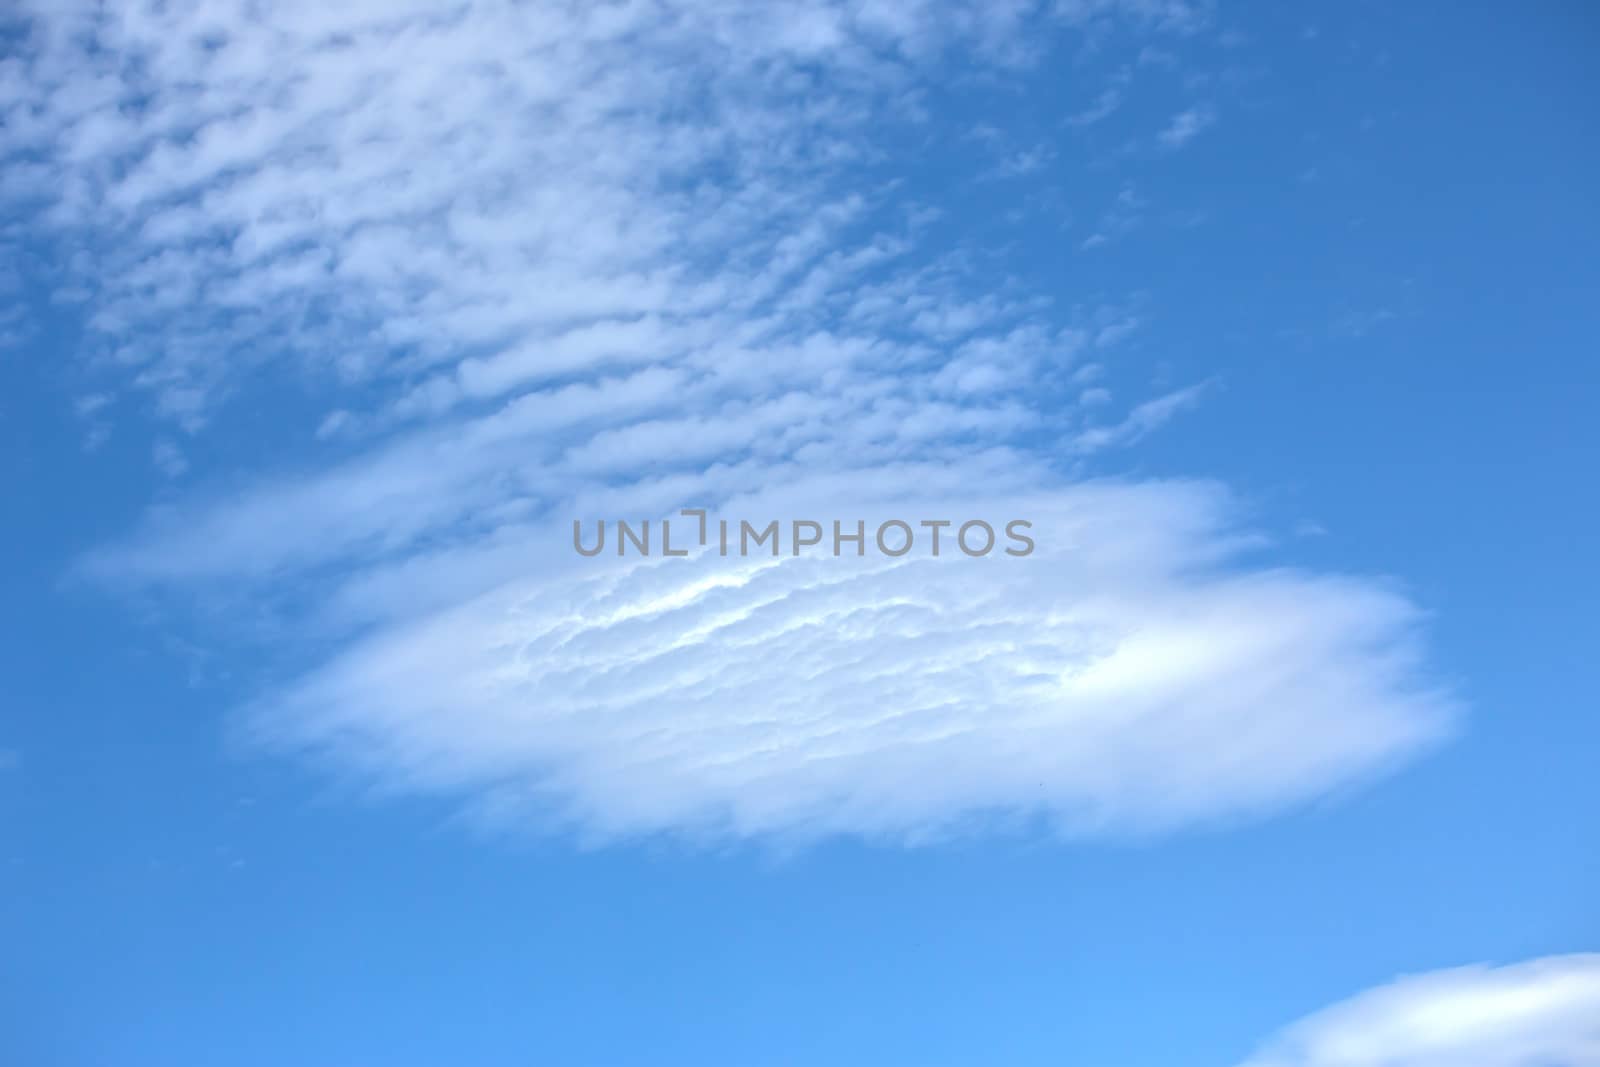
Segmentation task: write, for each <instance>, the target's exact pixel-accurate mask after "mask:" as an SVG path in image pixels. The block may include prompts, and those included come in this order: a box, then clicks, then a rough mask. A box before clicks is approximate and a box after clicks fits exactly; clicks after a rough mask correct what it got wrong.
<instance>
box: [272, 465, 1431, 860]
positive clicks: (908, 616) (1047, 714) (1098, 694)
mask: <svg viewBox="0 0 1600 1067" xmlns="http://www.w3.org/2000/svg"><path fill="white" fill-rule="evenodd" d="M906 473H907V474H908V475H909V473H910V472H906ZM895 481H896V482H897V483H898V484H899V485H900V486H901V487H902V488H901V489H900V498H899V499H898V500H897V501H896V502H895V503H894V504H893V506H892V510H880V511H877V512H876V513H874V512H873V511H872V510H871V509H872V508H874V507H879V508H882V507H884V503H883V502H884V500H885V498H886V494H885V493H884V492H883V490H882V487H881V486H876V485H858V484H852V483H849V482H840V481H838V480H832V481H829V482H828V483H827V484H819V485H814V486H810V487H805V486H798V485H797V486H791V487H789V488H788V489H787V490H785V491H783V492H782V493H778V494H773V493H770V492H769V493H765V494H759V495H752V496H750V497H748V498H746V499H745V500H744V501H743V502H736V503H735V504H734V506H733V507H732V508H731V509H730V510H728V511H726V512H725V514H730V515H746V516H749V517H750V518H751V519H752V521H756V520H760V521H759V522H758V524H764V521H765V519H766V517H767V516H769V515H770V516H774V517H784V518H786V517H788V516H791V515H793V516H801V517H814V518H817V519H821V520H822V521H823V523H824V528H825V529H830V528H831V527H830V526H829V524H828V520H829V518H830V517H839V518H841V519H844V520H845V522H846V527H847V528H849V527H850V525H851V524H850V522H849V518H850V517H851V516H852V515H855V514H861V515H865V516H866V518H867V520H868V522H869V525H868V529H869V530H871V529H873V528H874V527H875V523H876V520H877V519H881V518H883V517H887V516H891V515H892V516H904V517H905V518H907V519H909V520H910V521H912V522H916V521H917V520H918V519H919V518H922V517H928V518H935V517H938V518H951V519H955V520H957V521H958V522H959V521H961V520H963V519H966V518H969V517H984V518H987V519H989V520H991V522H992V523H993V525H994V526H995V527H996V528H997V529H1001V528H1003V524H1004V522H1005V521H1007V520H1008V519H1010V518H1013V517H1026V518H1028V519H1030V520H1031V521H1032V522H1033V523H1034V528H1033V532H1032V536H1033V537H1034V539H1035V541H1036V543H1037V545H1038V548H1037V550H1036V552H1035V554H1034V555H1033V556H1030V557H1027V558H1024V559H1013V558H1001V557H998V556H997V557H996V558H984V559H978V560H969V559H966V558H964V557H961V556H959V555H958V554H954V553H953V552H952V550H951V546H950V542H949V537H950V536H951V535H950V533H949V532H948V531H947V532H946V535H945V537H946V540H945V542H944V544H943V554H942V555H941V557H940V558H939V559H932V558H929V557H928V556H926V555H923V554H920V551H919V553H917V554H914V555H913V556H910V557H906V559H905V560H902V561H890V560H885V559H883V558H881V557H878V558H874V557H870V556H869V558H867V559H864V560H856V559H852V558H848V557H846V558H840V559H834V558H832V557H828V558H813V557H810V556H803V557H801V558H799V559H795V558H792V557H788V556H785V557H782V558H780V559H778V560H772V559H767V558H761V559H753V560H736V559H729V560H723V559H719V558H717V557H715V556H714V555H712V556H710V557H701V558H698V559H693V560H655V561H652V562H649V563H641V562H640V561H637V560H633V561H617V560H614V559H611V560H607V559H605V558H603V557H602V558H597V559H596V560H594V561H591V562H589V563H587V565H585V566H572V565H571V564H570V562H567V561H569V560H570V559H571V558H572V549H571V546H570V543H569V541H568V538H569V537H570V526H568V525H567V524H565V523H563V524H561V525H559V526H555V525H552V526H550V527H547V528H539V527H532V528H529V529H526V530H524V531H523V533H522V538H521V549H522V552H523V554H524V556H525V557H526V556H535V557H538V558H539V559H540V560H541V561H542V562H543V565H541V566H530V565H529V564H527V563H526V562H524V563H523V564H521V567H520V570H519V573H518V575H517V577H515V578H513V579H511V580H506V581H496V582H493V583H491V588H490V589H489V591H488V592H486V593H485V594H484V595H483V596H481V597H479V598H476V599H472V600H469V601H467V602H464V603H456V604H452V605H450V606H448V607H445V608H444V609H442V610H440V611H437V612H435V613H432V614H428V615H425V616H424V617H420V618H412V619H408V620H407V621H405V622H404V623H403V624H400V625H395V626H393V627H391V628H388V629H386V630H384V631H383V632H382V633H381V634H380V635H379V636H377V637H375V638H373V639H371V640H368V641H365V642H362V643H361V644H360V645H358V646H357V647H355V648H353V649H351V650H350V651H349V652H347V653H346V654H344V655H342V656H341V657H339V658H338V659H337V660H336V661H334V662H333V663H331V664H329V665H328V666H327V667H325V668H324V669H322V670H320V671H318V672H317V673H316V674H314V675H313V676H311V677H309V678H307V679H305V680H304V681H302V682H301V683H300V684H299V685H297V686H296V687H294V688H293V690H292V691H290V692H288V693H285V694H280V695H278V696H275V697H273V698H272V699H270V700H268V701H266V702H264V703H263V704H262V705H261V706H260V707H259V708H258V709H257V710H256V712H255V714H254V717H253V723H254V727H255V730H256V733H257V736H258V737H262V738H265V739H267V740H269V741H271V742H274V743H277V744H280V745H284V746H287V747H290V748H295V749H302V750H309V751H313V752H321V753H323V754H327V755H331V756H333V757H335V758H336V761H337V762H338V763H339V764H341V765H345V766H352V765H353V766H356V767H359V768H362V769H363V770H365V771H367V772H369V773H371V774H373V775H374V776H376V777H377V779H379V780H380V781H384V782H387V783H391V784H395V785H399V786H403V787H407V788H421V789H428V790H439V791H445V792H459V793H468V794H474V795H477V796H479V797H480V798H486V799H484V800H483V803H484V804H486V805H488V807H489V808H490V809H492V810H494V811H495V812H497V813H499V814H502V815H505V814H508V813H512V812H514V813H515V814H516V815H517V816H518V817H519V818H532V819H538V818H543V819H545V820H548V821H550V822H553V823H557V824H561V825H567V826H571V827H573V828H575V829H577V830H579V831H581V832H583V833H586V834H590V835H594V836H597V837H602V838H605V837H611V836H615V835H629V834H637V833H643V832H650V831H663V830H665V831H680V832H684V833H688V834H712V835H716V834H730V835H736V836H743V835H755V834H796V835H802V836H804V835H810V834H820V833H830V832H853V833H863V834H874V835H887V836H892V837H896V838H915V837H918V836H923V835H927V834H932V833H938V832H941V831H949V830H952V829H956V828H959V827H961V826H963V825H967V824H970V823H971V822H972V821H973V820H974V819H980V820H981V819H982V818H984V817H988V816H995V815H1000V816H1006V815H1013V816H1038V817H1041V818H1042V819H1044V820H1045V821H1046V822H1048V823H1050V824H1052V825H1054V826H1055V827H1057V828H1058V829H1060V830H1062V831H1064V832H1068V833H1074V834H1077V833H1096V832H1111V831H1119V832H1120V831H1129V830H1134V831H1140V830H1150V829H1157V828H1166V827H1170V826H1174V825H1180V824H1184V823H1189V822H1194V821H1205V820H1214V819H1218V818H1223V817H1228V816H1236V815H1241V814H1246V815H1247V814H1254V813H1258V812H1261V811H1265V810H1270V809H1272V808H1274V807H1278V806H1281V805H1283V804H1288V803H1294V802H1296V801H1301V800H1304V799H1306V798H1308V797H1310V796H1314V795H1316V794H1317V793H1318V792H1320V791H1322V790H1324V789H1326V788H1328V787H1329V786H1331V785H1334V784H1336V783H1339V782H1342V781H1348V780H1349V779H1351V778H1352V777H1359V776H1362V775H1365V774H1368V773H1371V772H1373V771H1375V770H1379V769H1382V768H1383V767H1384V766H1385V765H1386V764H1387V763H1389V762H1390V761H1392V760H1395V759H1398V758H1402V757H1404V756H1406V755H1407V754H1409V753H1411V752H1414V751H1415V750H1417V749H1418V748H1419V747H1422V746H1425V745H1427V744H1429V743H1431V742H1433V741H1436V740H1437V739H1438V738H1440V737H1441V736H1442V735H1443V734H1444V733H1445V732H1446V731H1447V730H1448V728H1449V724H1450V721H1451V717H1452V711H1451V705H1450V702H1449V700H1448V699H1447V698H1446V697H1444V696H1443V695H1442V694H1440V693H1438V692H1435V691H1431V690H1428V689H1426V688H1421V687H1419V686H1418V685H1417V684H1416V682H1415V675H1414V670H1415V667H1416V657H1417V648H1416V644H1415V636H1416V635H1415V625H1416V622H1417V619H1416V615H1415V612H1414V610H1413V609H1412V608H1410V607H1409V606H1408V605H1407V604H1406V603H1405V602H1404V601H1403V600H1401V599H1400V598H1398V597H1396V596H1394V595H1393V594H1391V593H1387V592H1384V591H1381V590H1379V589H1376V588H1373V587H1371V586H1370V585H1367V584H1364V583H1361V582H1357V581H1351V580H1347V579H1337V578H1328V577H1318V576H1314V575H1307V574H1298V573H1294V572H1288V571H1255V572H1252V571H1249V570H1244V571H1240V570H1237V569H1235V562H1236V556H1237V554H1238V552H1239V551H1240V550H1241V549H1242V548H1243V547H1245V546H1247V545H1248V544H1249V543H1250V541H1249V539H1248V538H1246V537H1242V536H1241V532H1240V531H1238V530H1236V529H1233V528H1232V526H1231V523H1230V519H1229V514H1228V513H1229V510H1230V508H1229V505H1228V503H1227V502H1226V500H1225V499H1224V498H1222V497H1221V496H1219V495H1218V493H1217V491H1216V490H1214V489H1210V488H1207V487H1203V486H1193V485H1177V484H1172V485H1144V486H1127V485H1112V484H1104V485H1078V486H1072V487H1063V488H1061V489H1059V490H1057V491H1054V492H1050V493H1042V494H1038V493H1036V494H1006V495H1001V496H992V497H983V496H977V495H970V496H961V497H952V496H948V495H943V494H937V493H928V492H926V491H922V492H916V491H913V490H912V489H911V486H915V485H918V483H919V479H917V478H915V477H905V478H902V479H895ZM963 481H966V479H963ZM774 501H781V502H782V505H783V507H784V508H785V510H783V511H772V510H769V509H770V508H771V507H773V506H774V504H773V502H774ZM852 501H859V502H860V507H859V510H855V511H852V510H851V508H850V503H851V502H852ZM958 506H959V507H962V508H963V510H961V511H953V510H951V509H952V508H954V507H958ZM604 514H608V513H601V515H604ZM635 514H636V513H635ZM601 515H596V516H594V517H601ZM624 516H625V517H633V516H631V515H628V513H624ZM612 517H616V516H615V515H614V514H613V515H612ZM592 528H593V524H592V520H591V521H590V522H589V523H587V524H586V530H589V531H592ZM683 529H684V528H683V527H680V528H679V530H678V532H676V533H675V534H674V538H675V540H676V543H677V544H679V545H682V544H683V543H684V542H683V537H684V534H683ZM687 529H689V530H691V531H692V530H693V526H692V525H690V526H688V527H687ZM586 538H588V539H589V540H592V537H591V536H590V535H589V534H587V533H586ZM713 543H715V538H714V537H713ZM921 547H922V548H926V547H927V546H926V543H925V542H924V543H923V545H922V546H921ZM783 551H784V552H785V553H787V551H788V549H787V547H785V548H784V549H783ZM471 555H472V554H471V553H466V554H461V555H458V556H457V557H456V558H454V559H453V560H451V561H450V564H451V565H453V566H456V567H468V566H471V565H472V563H471ZM630 563H631V564H632V565H628V564H630ZM489 565H490V566H492V564H489ZM415 579H416V575H415V574H412V575H409V576H407V580H408V581H414V580H415ZM367 593H368V595H369V596H370V595H371V590H370V589H369V590H368V591H367Z"/></svg>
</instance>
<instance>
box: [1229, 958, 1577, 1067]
mask: <svg viewBox="0 0 1600 1067" xmlns="http://www.w3.org/2000/svg"><path fill="white" fill-rule="evenodd" d="M1595 1064H1600V955H1572V956H1549V957H1546V958H1544V959H1538V960H1533V961H1531V962H1527V963H1520V964H1514V965H1511V966H1505V967H1489V966H1475V967H1461V968H1458V969H1455V970H1448V971H1436V972H1433V973H1431V974H1422V975H1413V976H1410V977H1406V978H1401V979H1399V980H1398V981H1395V982H1393V983H1391V984H1389V985H1386V986H1382V987H1380V988H1377V989H1373V990H1369V991H1368V992H1365V993H1362V994H1360V995H1359V996H1356V997H1353V998H1351V999H1350V1000H1347V1001H1344V1002H1343V1003H1341V1004H1336V1005H1334V1006H1333V1007H1331V1008H1328V1009H1326V1010H1324V1011H1321V1012H1318V1013H1317V1014H1315V1015H1312V1016H1311V1017H1309V1018H1307V1019H1305V1020H1302V1021H1301V1022H1298V1023H1296V1024H1295V1025H1293V1026H1291V1027H1290V1028H1289V1029H1288V1030H1286V1031H1285V1032H1284V1033H1283V1034H1282V1035H1281V1036H1280V1037H1279V1038H1277V1039H1276V1040H1275V1041H1273V1042H1272V1043H1271V1044H1269V1045H1268V1046H1267V1047H1266V1048H1265V1049H1263V1050H1262V1051H1261V1053H1260V1054H1258V1055H1257V1056H1256V1057H1254V1058H1253V1059H1251V1060H1250V1061H1249V1063H1248V1064H1246V1065H1245V1067H1594V1065H1595Z"/></svg>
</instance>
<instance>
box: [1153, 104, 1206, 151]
mask: <svg viewBox="0 0 1600 1067" xmlns="http://www.w3.org/2000/svg"><path fill="white" fill-rule="evenodd" d="M1216 121H1217V114H1216V112H1215V111H1214V110H1212V109H1211V108H1209V107H1206V106H1204V105H1199V104H1197V105H1195V106H1194V107H1191V108H1186V109H1184V110H1183V111H1180V112H1178V113H1177V114H1176V115H1174V116H1172V121H1170V122H1168V123H1167V125H1166V128H1165V129H1163V130H1162V131H1161V133H1160V134H1158V135H1157V137H1156V140H1157V141H1159V142H1160V144H1161V147H1163V148H1167V149H1177V148H1182V147H1183V146H1184V145H1186V144H1188V143H1189V142H1190V141H1192V140H1194V139H1195V138H1196V137H1198V136H1199V135H1200V134H1201V133H1203V132H1204V131H1205V130H1206V129H1207V128H1209V127H1210V126H1211V124H1212V123H1214V122H1216Z"/></svg>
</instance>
